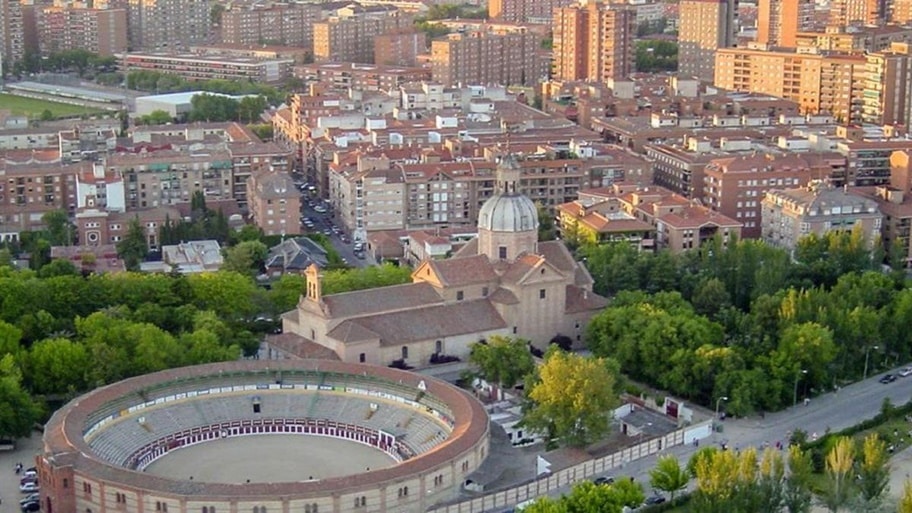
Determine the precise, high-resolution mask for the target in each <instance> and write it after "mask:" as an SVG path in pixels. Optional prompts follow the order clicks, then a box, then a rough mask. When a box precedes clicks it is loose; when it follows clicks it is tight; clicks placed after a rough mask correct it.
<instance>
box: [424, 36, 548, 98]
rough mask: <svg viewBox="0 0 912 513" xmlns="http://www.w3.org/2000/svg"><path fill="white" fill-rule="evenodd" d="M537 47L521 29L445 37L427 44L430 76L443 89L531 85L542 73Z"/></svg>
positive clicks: (535, 39) (536, 39) (534, 38)
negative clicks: (428, 47) (429, 44)
mask: <svg viewBox="0 0 912 513" xmlns="http://www.w3.org/2000/svg"><path fill="white" fill-rule="evenodd" d="M540 43H541V37H540V36H538V35H537V34H534V33H532V32H528V31H526V30H525V28H524V27H522V28H519V29H516V30H510V31H500V32H495V31H493V30H479V31H473V32H467V33H455V34H449V35H447V36H445V37H443V38H441V39H436V40H434V41H432V42H431V61H430V67H431V72H432V76H433V79H434V81H435V82H438V83H440V84H443V85H444V86H446V87H449V86H453V85H457V84H500V85H531V84H535V83H538V81H539V80H540V79H541V78H543V75H542V73H543V71H544V70H545V69H546V68H543V67H542V65H541V63H542V61H541V57H540V54H539V45H540ZM545 76H546V75H545Z"/></svg>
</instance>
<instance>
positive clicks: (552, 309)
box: [267, 156, 607, 367]
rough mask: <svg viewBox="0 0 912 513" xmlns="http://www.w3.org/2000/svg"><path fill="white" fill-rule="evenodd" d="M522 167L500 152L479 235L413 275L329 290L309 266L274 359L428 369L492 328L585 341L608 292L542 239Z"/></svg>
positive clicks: (464, 353)
mask: <svg viewBox="0 0 912 513" xmlns="http://www.w3.org/2000/svg"><path fill="white" fill-rule="evenodd" d="M519 179H520V169H519V166H518V164H517V163H516V161H515V160H514V159H513V158H512V157H509V156H508V157H504V158H503V159H502V160H501V162H500V164H499V165H498V169H497V188H496V193H495V194H494V196H492V197H491V198H490V199H488V200H487V201H486V202H485V203H484V204H483V205H482V207H481V210H480V211H479V214H478V237H477V238H475V239H473V240H472V241H470V242H469V243H467V244H466V245H465V246H463V247H462V248H461V249H460V250H459V251H458V252H457V253H456V254H454V255H453V256H452V257H451V258H447V259H445V260H425V261H424V262H422V263H421V264H419V265H418V267H417V268H416V269H415V270H414V272H412V282H411V283H409V284H405V285H395V286H390V287H380V288H376V289H369V290H359V291H355V292H346V293H341V294H331V295H323V294H322V292H321V281H320V280H321V277H320V270H319V269H318V268H317V266H316V265H311V266H310V267H309V268H308V269H307V270H306V271H305V276H306V278H307V285H306V290H305V293H304V294H303V295H302V296H301V298H300V300H299V302H298V305H297V308H296V309H295V310H292V311H290V312H287V313H285V314H283V316H282V325H283V334H282V335H279V336H276V337H274V339H273V340H270V341H268V342H267V345H268V346H270V347H269V351H270V357H279V358H287V357H298V358H300V357H313V356H323V357H330V358H338V359H339V360H342V361H345V362H362V363H371V364H376V365H390V364H392V363H393V362H397V361H401V363H402V364H405V365H408V366H411V367H424V366H427V365H429V364H430V363H431V360H432V358H433V359H435V361H436V359H437V358H439V357H441V356H456V357H459V358H461V359H463V360H464V359H466V358H467V357H468V355H469V351H470V349H471V346H472V344H474V343H476V342H478V341H479V340H483V339H486V338H487V337H490V336H492V335H504V336H512V337H521V338H524V339H527V340H530V341H531V342H532V344H533V345H535V346H536V347H537V348H539V349H546V348H547V345H548V343H549V342H550V341H551V339H552V338H554V337H555V336H556V335H563V336H566V337H569V338H570V339H571V340H573V341H574V344H578V343H580V341H581V339H582V335H583V333H584V331H585V328H586V324H587V323H588V321H589V319H590V318H591V317H592V316H593V315H594V314H595V313H597V312H599V311H600V310H602V309H603V308H604V307H605V305H606V303H607V300H606V299H605V298H604V297H602V296H599V295H597V294H595V293H593V292H592V277H591V275H590V274H589V272H588V271H587V270H586V268H585V267H584V266H583V264H582V263H580V262H577V261H575V260H574V259H573V256H572V255H571V254H570V251H569V250H567V248H566V246H564V244H563V243H562V242H560V241H547V242H539V241H538V212H537V209H536V207H535V204H534V203H533V202H532V201H531V200H530V199H529V198H527V197H526V196H523V195H522V194H520V193H519V192H518V190H519V189H518V184H519Z"/></svg>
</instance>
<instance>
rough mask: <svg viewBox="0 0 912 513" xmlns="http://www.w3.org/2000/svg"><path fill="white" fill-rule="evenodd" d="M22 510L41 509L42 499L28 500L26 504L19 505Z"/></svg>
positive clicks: (24, 512) (28, 512) (26, 511)
mask: <svg viewBox="0 0 912 513" xmlns="http://www.w3.org/2000/svg"><path fill="white" fill-rule="evenodd" d="M19 508H20V509H21V510H22V513H32V512H34V511H39V510H40V509H41V501H32V502H26V503H25V504H23V505H21V506H19Z"/></svg>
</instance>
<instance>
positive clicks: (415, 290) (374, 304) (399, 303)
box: [323, 283, 443, 319]
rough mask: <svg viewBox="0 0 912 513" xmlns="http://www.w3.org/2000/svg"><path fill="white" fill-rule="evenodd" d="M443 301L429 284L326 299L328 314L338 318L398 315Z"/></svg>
mask: <svg viewBox="0 0 912 513" xmlns="http://www.w3.org/2000/svg"><path fill="white" fill-rule="evenodd" d="M442 302H443V300H442V299H441V298H440V295H439V294H437V292H436V291H435V290H434V287H432V286H431V285H429V284H427V283H407V284H405V285H394V286H391V287H380V288H375V289H365V290H356V291H353V292H345V293H342V294H330V295H327V296H323V303H324V304H325V305H326V311H327V315H328V316H329V317H333V318H337V319H341V318H347V317H356V316H358V317H360V316H363V315H372V314H377V313H384V312H394V311H397V310H405V309H409V308H418V307H422V306H426V305H432V304H435V303H442Z"/></svg>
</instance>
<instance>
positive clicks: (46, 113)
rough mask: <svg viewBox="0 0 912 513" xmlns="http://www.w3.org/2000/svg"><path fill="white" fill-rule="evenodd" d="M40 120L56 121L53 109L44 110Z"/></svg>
mask: <svg viewBox="0 0 912 513" xmlns="http://www.w3.org/2000/svg"><path fill="white" fill-rule="evenodd" d="M38 119H40V120H41V121H54V113H53V112H51V109H44V110H43V111H41V116H40V117H39V118H38Z"/></svg>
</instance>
